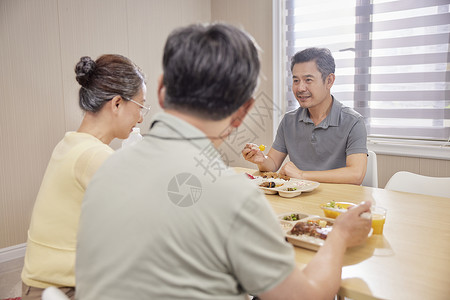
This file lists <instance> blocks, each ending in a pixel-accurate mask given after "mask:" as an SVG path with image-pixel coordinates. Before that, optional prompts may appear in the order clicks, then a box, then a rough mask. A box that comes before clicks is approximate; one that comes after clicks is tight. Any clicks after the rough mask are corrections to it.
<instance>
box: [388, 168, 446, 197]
mask: <svg viewBox="0 0 450 300" xmlns="http://www.w3.org/2000/svg"><path fill="white" fill-rule="evenodd" d="M384 188H385V189H386V190H391V191H399V192H408V193H415V194H423V195H430V196H438V197H446V198H450V177H431V176H424V175H419V174H415V173H411V172H406V171H400V172H397V173H395V174H394V175H392V177H391V179H389V181H388V183H387V184H386V186H385V187H384Z"/></svg>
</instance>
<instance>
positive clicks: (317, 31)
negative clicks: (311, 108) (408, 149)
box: [286, 0, 450, 141]
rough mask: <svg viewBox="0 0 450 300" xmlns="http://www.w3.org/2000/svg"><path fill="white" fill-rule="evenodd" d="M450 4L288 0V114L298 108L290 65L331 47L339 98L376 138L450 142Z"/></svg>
mask: <svg viewBox="0 0 450 300" xmlns="http://www.w3.org/2000/svg"><path fill="white" fill-rule="evenodd" d="M449 45H450V0H420V1H419V0H398V1H393V0H372V1H370V0H356V1H355V0H339V1H338V0H318V1H306V0H286V55H287V58H288V59H287V60H288V63H287V65H286V70H287V72H286V82H287V86H288V87H287V89H288V91H287V93H286V99H287V107H288V109H289V110H290V109H293V108H296V107H298V104H297V101H296V100H295V98H294V96H293V94H292V91H291V85H292V79H291V76H292V75H291V73H290V65H289V64H290V63H289V61H290V58H291V56H292V55H293V54H295V52H297V51H299V50H302V49H305V48H308V47H325V48H329V49H330V50H331V52H332V53H333V56H334V58H335V61H336V82H335V84H334V86H333V88H332V94H333V95H334V96H335V97H336V98H337V99H338V100H339V101H341V102H343V103H344V104H345V105H348V106H350V107H353V108H354V109H355V110H357V111H358V112H360V113H361V114H362V115H363V116H365V118H366V125H367V129H368V133H369V136H373V137H393V138H408V139H426V140H444V141H447V140H448V139H449V137H450V83H449V79H450V54H449Z"/></svg>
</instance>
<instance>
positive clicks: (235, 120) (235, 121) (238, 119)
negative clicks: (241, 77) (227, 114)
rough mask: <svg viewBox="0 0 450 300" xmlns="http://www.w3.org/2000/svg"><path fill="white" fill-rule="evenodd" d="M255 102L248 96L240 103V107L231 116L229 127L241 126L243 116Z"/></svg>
mask: <svg viewBox="0 0 450 300" xmlns="http://www.w3.org/2000/svg"><path fill="white" fill-rule="evenodd" d="M254 104H255V99H254V98H250V99H249V100H247V102H245V103H244V104H242V106H241V107H239V109H238V110H237V111H236V112H235V113H234V114H233V115H232V116H231V123H230V125H231V127H234V128H237V127H239V126H241V124H242V122H244V118H245V116H246V115H247V114H248V112H249V111H250V110H251V109H252V108H253V105H254Z"/></svg>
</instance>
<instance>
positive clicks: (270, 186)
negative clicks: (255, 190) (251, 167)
mask: <svg viewBox="0 0 450 300" xmlns="http://www.w3.org/2000/svg"><path fill="white" fill-rule="evenodd" d="M246 174H247V176H248V177H249V178H250V179H252V181H254V182H255V183H256V184H257V185H258V186H259V187H260V189H261V190H262V191H263V192H264V193H265V194H269V195H274V194H279V195H280V196H281V197H285V198H292V197H296V196H298V195H300V194H301V193H302V192H310V191H312V190H314V189H316V188H317V187H318V186H319V185H320V183H318V182H315V181H309V180H302V179H297V178H290V177H289V176H286V175H281V174H279V173H277V172H261V173H260V172H257V173H255V174H254V175H251V174H248V173H246Z"/></svg>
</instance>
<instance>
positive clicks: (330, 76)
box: [326, 73, 336, 89]
mask: <svg viewBox="0 0 450 300" xmlns="http://www.w3.org/2000/svg"><path fill="white" fill-rule="evenodd" d="M335 79H336V75H334V73H330V74H328V76H327V79H326V85H327V88H328V89H331V87H332V86H333V84H334V80H335Z"/></svg>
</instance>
